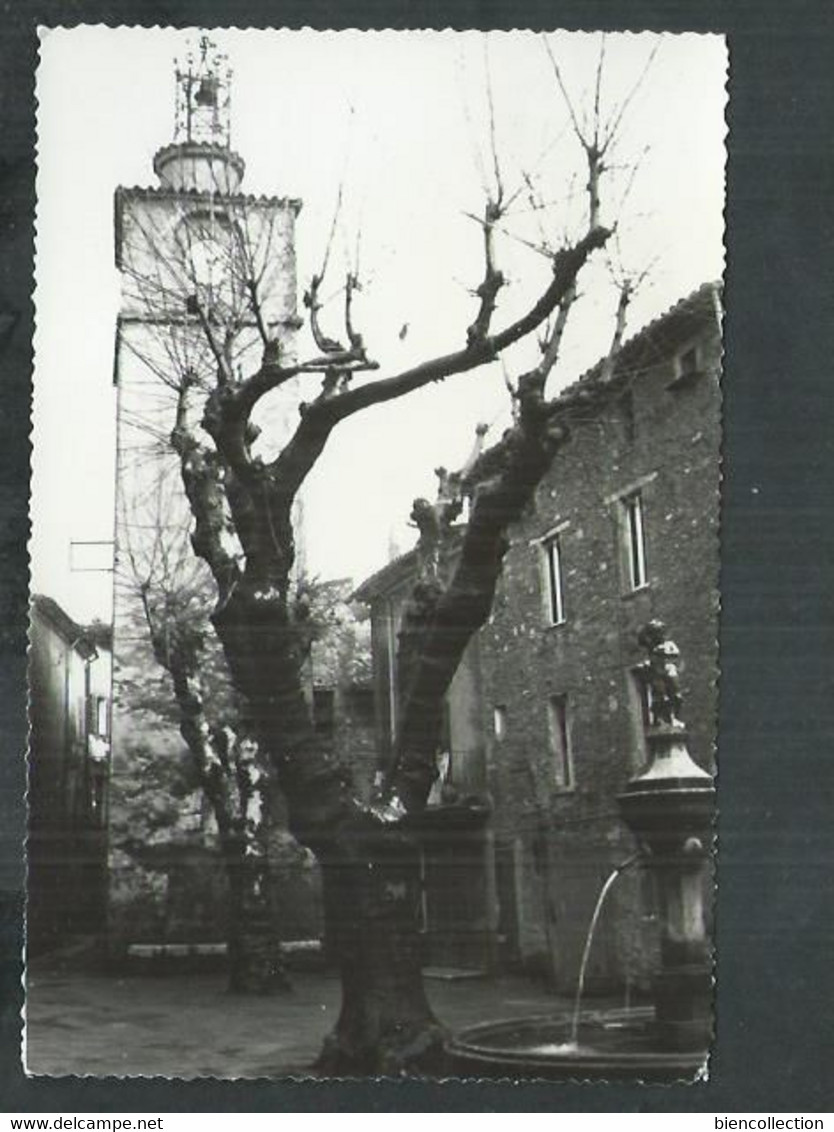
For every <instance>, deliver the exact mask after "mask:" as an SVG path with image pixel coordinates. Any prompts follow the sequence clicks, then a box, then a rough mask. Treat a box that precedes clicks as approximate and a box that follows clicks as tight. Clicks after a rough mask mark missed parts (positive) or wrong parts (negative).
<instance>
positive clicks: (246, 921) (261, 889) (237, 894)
mask: <svg viewBox="0 0 834 1132" xmlns="http://www.w3.org/2000/svg"><path fill="white" fill-rule="evenodd" d="M224 857H225V863H226V875H227V877H228V881H229V932H228V948H229V953H228V959H229V968H228V969H229V990H230V991H232V992H234V993H236V994H275V993H277V992H279V991H288V990H290V989H291V987H290V983H289V980H288V978H287V974H286V970H285V967H284V962H283V958H282V956H281V945H280V943H279V940H278V936H277V933H276V931H275V917H274V915H273V910H272V906H271V903H272V902H271V899H270V892H269V873H268V869H267V867H266V864H265V863H264V862H262V861H254V862H253V861H249V860H247V858H246V853H245V846H244V844H243V843H242V842H240V841H238V840H235V841H234V842H233V843H232V844H230V845H228V846H227V847H226V849H225V852H224Z"/></svg>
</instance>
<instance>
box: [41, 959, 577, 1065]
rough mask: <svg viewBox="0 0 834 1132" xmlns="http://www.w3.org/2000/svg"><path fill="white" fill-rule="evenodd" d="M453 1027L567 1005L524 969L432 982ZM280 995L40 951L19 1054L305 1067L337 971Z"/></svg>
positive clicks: (215, 979) (326, 1025) (301, 977)
mask: <svg viewBox="0 0 834 1132" xmlns="http://www.w3.org/2000/svg"><path fill="white" fill-rule="evenodd" d="M426 985H427V988H428V994H429V998H430V1000H431V1003H432V1006H433V1007H434V1009H435V1012H436V1013H437V1015H438V1017H439V1018H440V1019H441V1020H442V1021H443V1022H444V1023H445V1024H446V1025H448V1026H449V1027H450V1029H452V1030H460V1029H462V1028H464V1027H466V1026H471V1025H475V1024H477V1023H479V1022H487V1021H491V1020H493V1019H503V1018H513V1017H519V1016H523V1015H527V1014H533V1013H539V1014H547V1013H551V1012H553V1011H557V1010H561V1009H568V1008H569V1004H568V1003H566V1001H565V1000H564V999H559V998H556V997H554V996H553V995H552V994H549V993H547V992H546V991H545V990H543V988H542V987H540V986H537V985H536V984H535V983H532V982H530V981H528V980H526V979H522V978H520V977H501V978H496V979H487V978H477V979H473V978H468V979H453V980H447V979H435V978H429V979H427V982H426ZM293 987H294V989H293V991H292V993H291V994H288V995H281V996H277V997H273V998H260V999H258V998H249V997H241V996H236V995H230V994H228V993H227V992H226V990H225V985H224V978H223V976H222V975H219V974H217V975H213V974H212V975H208V974H202V975H176V976H175V975H169V976H165V977H160V976H152V975H129V976H115V975H100V974H95V973H91V972H89V971H68V970H62V969H60V968H55V967H50V965H48V964H45V963H43V962H40V963H36V964H34V965H33V967H32V969H31V970H30V972H29V974H28V979H27V995H26V1031H25V1046H24V1061H25V1066H26V1069H27V1071H28V1072H29V1073H32V1074H36V1075H48V1076H67V1075H82V1076H84V1075H89V1076H93V1077H101V1076H111V1075H112V1076H117V1077H128V1076H141V1077H145V1076H162V1077H182V1078H190V1077H205V1076H210V1077H223V1078H234V1077H244V1078H253V1077H287V1076H299V1077H303V1076H309V1075H310V1073H311V1069H310V1067H311V1065H312V1063H313V1061H314V1059H315V1057H316V1055H317V1053H318V1051H319V1049H320V1047H321V1043H322V1041H323V1039H324V1037H325V1034H326V1033H327V1032H328V1031H329V1030H330V1028H331V1027H332V1025H333V1024H334V1022H335V1020H336V1017H337V1012H338V1009H339V999H340V995H339V981H338V978H337V977H336V976H335V975H330V974H326V973H309V972H299V973H295V974H294V975H293Z"/></svg>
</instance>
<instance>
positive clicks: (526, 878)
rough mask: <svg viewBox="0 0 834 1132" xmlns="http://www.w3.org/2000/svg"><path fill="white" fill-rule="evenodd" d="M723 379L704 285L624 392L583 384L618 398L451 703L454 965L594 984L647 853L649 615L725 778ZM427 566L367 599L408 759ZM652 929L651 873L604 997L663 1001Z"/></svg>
mask: <svg viewBox="0 0 834 1132" xmlns="http://www.w3.org/2000/svg"><path fill="white" fill-rule="evenodd" d="M720 363H721V336H720V291H719V289H718V287H717V286H715V285H706V286H704V287H702V288H700V289H699V290H698V291H696V292H694V293H693V294H691V295H690V296H688V297H687V298H685V299H683V300H682V301H681V302H679V303H678V304H677V305H676V306H674V307H673V308H672V309H671V310H669V311H668V312H667V313H666V314H664V315H662V316H661V317H660V318H658V319H656V320H655V321H654V322H652V323H651V324H650V325H648V326H647V327H645V328H644V329H643V330H642V331H640V332H639V333H638V334H636V335H635V336H634V337H632V338H631V339H630V340H629V341H628V342H627V343H626V344H625V346H624V347H623V349H622V350H621V352H620V354H619V356H618V358H617V362H616V366H615V369H614V372H613V374H612V375H610V376H606V375H605V372H604V368H603V366H602V364H600V365H599V366H597V367H595V369H593V370H591V371H590V372H589V373H587V374H586V375H585V376H584V377H583V378H582V379H581V382H584V383H586V385H588V386H590V385H593V386H594V387H595V388H598V387H599V384H600V382H603V381H604V382H605V385H606V388H607V390H608V391H609V395H608V396H606V397H604V398H603V399H602V401H601V403H600V402H595V405H596V407H594V408H593V409H589V411H588V413H587V417H586V419H584V420H581V421H577V422H576V423H575V424H574V425H573V428H572V436H571V440H570V442H569V443H568V444H567V445H565V446H564V447H563V448H562V449H560V451H559V452H558V453H557V455H556V457H555V459H554V461H553V464H552V467H551V469H550V471H549V473H548V475H547V477H546V478H545V479H544V480H543V481H542V483H541V484H540V486H539V488H538V491H537V493H536V497H535V501H534V504H533V505H532V506H531V507H530V508H529V509H528V512H527V514H526V515H525V517H524V519H523V520H522V521H521V522H520V523H518V524H517V525H516V526H515V527H514V528H513V529H512V531H511V532H510V548H509V550H508V552H507V555H506V557H505V560H504V568H503V572H502V577H501V579H500V582H499V585H498V589H497V592H496V597H495V602H494V605H493V610H492V613H491V616H490V619H489V622H488V624H486V625H485V626H484V627H483V629H482V630H481V631H480V633H479V634H478V635H477V637H476V638H475V639H474V640H473V641H472V642H471V643H470V646H469V648H468V650H467V653H466V655H465V657H464V659H463V662H462V664H461V666H460V669H459V671H458V673H457V675H456V677H455V680H454V682H453V684H452V686H451V689H450V692H449V695H448V724H447V735H446V737H445V740H444V744H443V746H444V747H447V748H448V752H449V754H448V757H444V763H445V779H446V782H445V785H444V786H441V787H439V788H438V789H436V790H435V796H434V799H433V801H434V802H435V803H436V804H435V805H432V806H430V813H429V815H428V821H429V823H430V825H431V826H432V829H435V828H436V826H437V824H438V822H440V821H442V820H443V819H442V811H443V810H444V809H445V810H447V811H448V812H449V817H448V819H446V820H447V825H448V836H447V837H446V841H447V842H448V848H447V851H446V857H447V859H448V860H449V861H453V862H455V865H454V867H452V868H448V869H446V870H445V872H444V870H443V869H442V868H441V867H436V866H433V867H432V868H431V869H430V872H431V874H432V875H431V876H430V877H427V891H426V896H425V902H426V904H427V907H428V908H429V909H430V910H431V909H432V908H433V909H434V915H433V917H432V915H431V912H430V915H429V920H428V922H427V925H426V928H427V935H428V939H429V944H430V948H431V946H433V945H434V946H436V945H437V944H438V943H439V942H442V944H443V946H442V947H441V951H442V953H443V955H444V957H445V958H447V959H448V958H449V957H451V956H452V955H453V954H455V952H456V953H457V955H458V959H459V961H460V960H461V959H463V958H464V956H468V959H469V962H470V963H471V964H473V965H481V966H483V965H487V964H489V963H490V962H492V961H493V960H496V959H497V960H499V961H502V962H504V963H507V964H518V965H524V966H527V967H535V968H538V969H540V970H542V971H543V972H545V973H546V974H548V975H549V976H550V977H551V978H553V979H554V980H555V981H556V983H557V984H558V985H560V986H562V987H563V988H568V987H571V986H572V985H573V984H574V983H575V981H576V976H577V972H578V968H579V964H580V960H581V953H582V948H583V946H584V943H585V937H586V932H587V926H588V923H589V921H590V918H591V915H592V912H593V908H594V904H595V902H596V899H597V895H598V893H599V891H600V888H601V886H602V884H603V882H604V880H605V878H606V877H607V876H608V875H609V873H610V872H611V870H612V868H613V867H614V866H615V865H617V864H620V863H622V862H623V861H625V860H626V859H627V858H628V857H629V856H630V855H631V854H632V853H633V851H634V845H633V843H632V841H631V839H630V836H629V834H628V833H627V832H626V830H625V828H624V827H623V824H622V822H621V821H620V819H619V816H618V812H617V804H616V797H617V794H618V793H619V791H621V790H622V788H623V786H624V785H625V783H626V781H627V780H628V778H629V777H630V776H631V775H632V774H634V773H635V772H636V771H637V770H638V769H639V768H640V766H641V765H642V764H643V763H644V761H645V757H646V748H645V740H644V729H645V723H646V713H647V704H646V699H645V693H644V689H643V686H642V684H641V682H640V681H639V678H638V676H637V674H636V667H637V665H638V664H639V663H640V661H641V660H642V659H643V657H642V655H641V652H640V649H639V648H638V645H637V633H638V630H639V628H640V627H641V626H642V625H643V624H644V623H645V622H646V621H648V620H649V619H651V618H661V619H663V620H664V621H665V622H666V624H667V626H668V628H669V632H670V633H671V635H672V637H673V638H674V639H675V640H676V642H677V643H678V645H679V646H680V649H681V652H682V655H683V658H684V668H683V677H682V680H683V692H684V705H685V706H684V715H685V719H686V721H687V724H688V728H689V734H690V743H691V751H692V753H693V756H694V757H695V759H696V760H697V761H698V762H699V763H701V765H703V766H709V765H710V764H711V763H712V759H713V741H714V736H715V727H716V706H717V700H716V671H717V669H716V666H717V634H718V589H717V586H718V561H719V560H718V519H719V482H720V384H719V380H720V377H719V375H720ZM572 389H575V387H572ZM411 568H412V564H411V560H410V556H409V555H405V556H403V557H402V558H401V559H398V560H397V561H396V562H394V563H392V564H390V565H389V566H388V567H386V568H384V569H383V570H381V571H380V572H379V573H378V574H377V575H375V576H374V577H373V578H371V579H369V580H368V581H367V582H366V583H365V584H364V585H363V586H362V587H361V588H360V591H359V594H358V596H360V597H361V598H362V599H363V600H365V601H367V602H369V603H370V606H371V616H372V623H373V652H374V672H375V677H374V678H375V689H376V696H377V704H378V712H377V714H378V727H379V731H380V739H381V741H382V743H383V745H384V744H385V742H386V741H387V742H388V745H389V749H390V736H391V734H392V713H393V712H395V710H396V708H395V706H394V698H393V689H394V687H395V681H396V639H397V632H398V628H399V619H400V617H401V614H402V609H403V604H404V601H405V595H406V594H407V592H408V587H409V583H410V580H411V576H412V575H411ZM467 809H468V810H469V812H470V818H469V824H468V826H466V823H465V822H464V820H463V817H462V814H463V812H464V811H465V810H467ZM454 811H457V813H455V812H454ZM487 815H488V816H487ZM456 827H460V832H457V831H456ZM432 837H433V840H432V841H430V844H436V842H437V838H436V835H434V834H433V835H432ZM456 841H457V843H458V846H459V848H458V850H456V849H455V843H456ZM432 852H433V851H432ZM432 852H430V853H429V857H431V856H432ZM461 870H464V871H465V872H466V873H467V875H468V878H469V879H468V883H467V884H466V886H465V888H462V887H461V876H460V874H461ZM456 892H457V893H460V894H462V896H461V898H460V899H456V896H455V894H456ZM652 917H653V902H652V893H651V888H650V885H649V883H648V880H647V877H646V875H645V874H644V873H643V872H642V871H641V870H640V869H639V868H637V867H635V868H633V869H632V870H630V871H629V872H628V873H625V874H623V875H622V877H621V878H620V879H619V880H618V882H617V884H616V885H615V886H614V888H613V889H612V892H611V896H610V898H609V900H608V902H607V905H606V908H605V910H604V911H603V913H602V917H601V921H600V926H599V929H598V932H597V936H596V942H595V943H594V947H593V950H592V953H591V957H590V962H589V969H588V981H589V983H590V985H592V986H593V985H596V986H597V987H598V988H600V989H603V988H610V987H613V986H623V985H625V986H637V987H639V986H640V985H641V984H642V983H643V981H644V979H645V976H646V974H647V971H648V969H649V967H650V966H651V963H652V947H653V943H652V940H653V925H652Z"/></svg>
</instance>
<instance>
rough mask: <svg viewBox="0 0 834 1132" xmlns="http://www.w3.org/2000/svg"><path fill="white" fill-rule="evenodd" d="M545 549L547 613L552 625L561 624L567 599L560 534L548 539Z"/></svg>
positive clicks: (544, 545)
mask: <svg viewBox="0 0 834 1132" xmlns="http://www.w3.org/2000/svg"><path fill="white" fill-rule="evenodd" d="M543 549H544V564H545V577H546V580H547V615H548V617H549V618H550V623H551V625H561V624H562V623H563V622H564V620H565V599H564V592H563V589H562V544H561V541H560V538H559V535H553V537H552V538H549V539H547V541H546V542H545V543H544V544H543Z"/></svg>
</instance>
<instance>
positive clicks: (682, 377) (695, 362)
mask: <svg viewBox="0 0 834 1132" xmlns="http://www.w3.org/2000/svg"><path fill="white" fill-rule="evenodd" d="M700 364H701V359H700V356H699V353H698V347H697V346H691V347H690V348H689V349H688V350H684V351H683V352H682V353H680V354H678V356H677V358H676V359H675V376H674V378H673V380H672V381H671V382H670V383H669V386H668V388H669V389H673V390H678V389H682V388H684V387H685V386H687V385H689V384H690V383H691V382H692V381H694V380H695V378H696V377H698V376H699V374H700V372H701V368H700Z"/></svg>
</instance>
